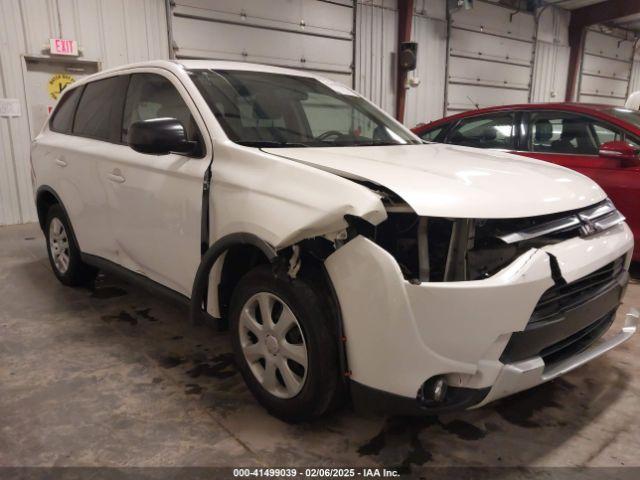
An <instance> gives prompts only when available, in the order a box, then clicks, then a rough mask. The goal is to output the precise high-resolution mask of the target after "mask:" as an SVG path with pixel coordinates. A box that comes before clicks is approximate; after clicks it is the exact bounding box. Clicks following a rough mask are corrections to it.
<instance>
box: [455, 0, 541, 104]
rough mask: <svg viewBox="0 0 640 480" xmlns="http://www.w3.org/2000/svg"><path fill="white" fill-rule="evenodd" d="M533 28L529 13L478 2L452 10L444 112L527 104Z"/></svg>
mask: <svg viewBox="0 0 640 480" xmlns="http://www.w3.org/2000/svg"><path fill="white" fill-rule="evenodd" d="M535 30H536V22H535V18H534V16H533V15H531V14H528V13H526V12H517V13H514V10H513V9H509V8H504V7H502V6H499V5H495V4H491V3H488V2H484V1H480V0H478V1H476V2H474V5H473V8H471V9H469V10H466V9H464V8H458V9H456V10H453V11H452V13H451V15H450V34H449V35H450V37H449V50H448V72H447V79H446V80H447V90H446V92H447V95H446V96H447V100H446V110H447V113H448V114H451V113H455V112H459V111H463V110H468V109H472V108H475V107H476V106H479V107H486V106H491V105H504V104H508V103H526V102H527V101H528V100H529V95H530V90H531V77H532V68H533V53H534V40H535ZM500 92H502V93H500Z"/></svg>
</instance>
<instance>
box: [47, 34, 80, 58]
mask: <svg viewBox="0 0 640 480" xmlns="http://www.w3.org/2000/svg"><path fill="white" fill-rule="evenodd" d="M49 45H50V46H51V54H52V55H70V56H73V57H77V56H78V42H76V41H75V40H65V39H64V38H50V39H49Z"/></svg>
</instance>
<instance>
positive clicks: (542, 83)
mask: <svg viewBox="0 0 640 480" xmlns="http://www.w3.org/2000/svg"><path fill="white" fill-rule="evenodd" d="M568 74H569V46H566V45H554V44H551V43H546V42H538V43H537V45H536V59H535V64H534V70H533V82H532V86H531V101H532V102H564V99H565V94H566V91H567V75H568Z"/></svg>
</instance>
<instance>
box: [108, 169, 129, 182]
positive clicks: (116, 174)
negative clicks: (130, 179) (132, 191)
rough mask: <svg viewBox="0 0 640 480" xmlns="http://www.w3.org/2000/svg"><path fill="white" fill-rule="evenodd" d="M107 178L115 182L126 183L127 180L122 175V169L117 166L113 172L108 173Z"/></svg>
mask: <svg viewBox="0 0 640 480" xmlns="http://www.w3.org/2000/svg"><path fill="white" fill-rule="evenodd" d="M107 178H108V179H109V180H111V181H112V182H115V183H124V182H125V178H124V177H123V176H122V173H121V172H120V170H119V169H118V168H116V169H115V170H113V171H112V172H111V173H109V174H108V175H107Z"/></svg>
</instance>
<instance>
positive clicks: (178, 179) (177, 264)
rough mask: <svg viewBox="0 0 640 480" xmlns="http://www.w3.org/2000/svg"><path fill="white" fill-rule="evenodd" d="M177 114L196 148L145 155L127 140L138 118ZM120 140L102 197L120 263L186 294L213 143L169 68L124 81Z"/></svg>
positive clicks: (196, 258) (196, 248) (195, 263)
mask: <svg viewBox="0 0 640 480" xmlns="http://www.w3.org/2000/svg"><path fill="white" fill-rule="evenodd" d="M167 117H168V118H176V119H178V120H180V121H181V122H182V123H183V125H184V126H185V127H186V130H187V133H188V136H189V139H191V140H196V141H198V142H200V145H201V147H200V152H199V153H198V154H195V155H192V156H185V155H179V154H167V155H150V154H144V153H139V152H136V151H134V150H133V149H132V148H130V147H129V146H127V145H126V140H127V131H128V129H129V126H130V125H131V124H133V123H135V122H139V121H144V120H149V119H153V118H167ZM122 143H123V144H122V145H120V146H119V148H120V152H119V153H118V155H117V157H115V156H114V157H113V158H112V161H111V162H109V163H108V164H107V171H106V172H105V176H106V178H107V180H108V188H107V197H108V202H109V211H110V219H111V223H112V225H113V227H114V234H115V239H116V244H117V251H118V260H117V262H118V263H119V264H120V265H122V266H124V267H125V268H128V269H129V270H133V271H135V272H137V273H139V274H142V275H144V276H146V277H148V278H150V279H151V280H154V281H156V282H158V283H160V284H162V285H164V286H167V287H169V288H171V289H173V290H175V291H177V292H179V293H182V294H184V295H187V296H190V294H191V287H192V284H193V278H194V276H195V272H196V270H197V268H198V264H199V262H200V233H201V232H200V227H201V210H202V182H203V178H204V174H205V171H206V169H207V167H208V166H209V163H210V159H211V142H210V141H209V140H208V134H207V131H206V129H205V127H204V122H203V120H202V118H201V117H200V115H199V114H198V112H197V110H196V108H195V105H194V103H193V101H192V100H191V98H190V97H189V94H188V92H187V90H186V89H185V88H184V86H183V85H182V84H181V83H180V81H179V80H178V79H177V78H176V77H175V76H173V74H172V73H170V72H168V71H165V70H162V69H147V70H145V71H144V72H143V73H133V74H132V75H131V79H130V81H129V88H128V91H127V99H126V103H125V109H124V115H123V124H122Z"/></svg>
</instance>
